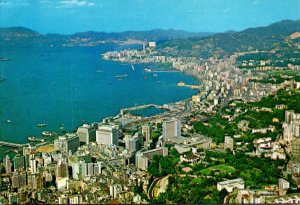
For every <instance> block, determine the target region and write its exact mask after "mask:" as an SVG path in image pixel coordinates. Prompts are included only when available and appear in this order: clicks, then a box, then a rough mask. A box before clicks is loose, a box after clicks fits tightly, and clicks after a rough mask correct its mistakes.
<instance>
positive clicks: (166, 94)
mask: <svg viewBox="0 0 300 205" xmlns="http://www.w3.org/2000/svg"><path fill="white" fill-rule="evenodd" d="M124 48H126V47H121V46H117V45H113V44H105V45H101V46H97V47H52V48H51V47H49V48H46V47H43V48H5V49H1V56H4V57H8V58H10V59H11V60H10V61H0V66H1V73H0V75H2V72H3V77H4V78H7V81H4V82H1V83H0V106H1V107H0V130H1V140H5V141H11V142H18V143H24V142H27V137H28V136H40V135H41V132H42V131H44V130H50V131H59V130H60V129H59V128H60V127H61V126H62V125H63V127H64V130H66V131H72V130H74V129H76V128H77V127H78V126H80V125H81V124H82V123H83V122H87V123H91V122H100V121H101V120H102V119H103V118H105V117H108V116H115V115H116V114H118V113H119V110H120V108H125V107H131V106H135V105H141V104H149V103H154V104H159V105H162V104H165V103H170V102H174V101H179V100H182V99H186V98H189V97H191V95H193V94H195V93H197V91H195V90H191V89H189V88H186V87H177V86H176V84H177V83H178V82H179V81H184V82H186V83H188V84H194V83H197V80H196V79H194V78H192V77H190V76H187V75H184V74H183V73H178V72H177V73H176V72H174V73H158V76H153V75H152V74H151V73H145V72H144V68H145V65H143V64H135V65H134V68H135V69H132V66H131V64H128V63H120V62H113V61H106V60H103V59H102V58H101V54H102V53H104V52H106V51H110V50H120V49H124ZM124 74H127V75H128V77H125V78H122V79H117V78H115V76H116V75H124ZM147 112H149V111H147ZM153 112H154V113H153V114H156V112H157V111H153ZM150 114H151V113H150ZM147 115H149V113H147ZM7 120H11V121H12V123H7ZM38 123H45V124H47V126H46V127H43V128H38V127H37V126H36V125H37V124H38Z"/></svg>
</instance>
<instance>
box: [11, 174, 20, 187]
mask: <svg viewBox="0 0 300 205" xmlns="http://www.w3.org/2000/svg"><path fill="white" fill-rule="evenodd" d="M11 186H12V188H19V187H20V182H19V172H18V171H15V172H14V173H13V175H12V177H11Z"/></svg>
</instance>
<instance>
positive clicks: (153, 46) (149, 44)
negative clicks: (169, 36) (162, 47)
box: [148, 41, 156, 48]
mask: <svg viewBox="0 0 300 205" xmlns="http://www.w3.org/2000/svg"><path fill="white" fill-rule="evenodd" d="M148 46H149V48H155V47H156V42H155V41H150V42H149V43H148Z"/></svg>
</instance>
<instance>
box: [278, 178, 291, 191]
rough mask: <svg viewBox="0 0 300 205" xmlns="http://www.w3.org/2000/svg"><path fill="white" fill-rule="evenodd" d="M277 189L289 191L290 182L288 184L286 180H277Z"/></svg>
mask: <svg viewBox="0 0 300 205" xmlns="http://www.w3.org/2000/svg"><path fill="white" fill-rule="evenodd" d="M278 188H279V189H289V188H290V182H288V181H287V180H285V179H283V178H280V179H279V180H278Z"/></svg>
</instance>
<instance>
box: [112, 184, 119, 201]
mask: <svg viewBox="0 0 300 205" xmlns="http://www.w3.org/2000/svg"><path fill="white" fill-rule="evenodd" d="M121 192H122V186H121V185H120V184H112V185H110V187H109V194H110V195H111V196H112V198H113V199H115V198H117V196H118V194H119V193H121Z"/></svg>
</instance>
